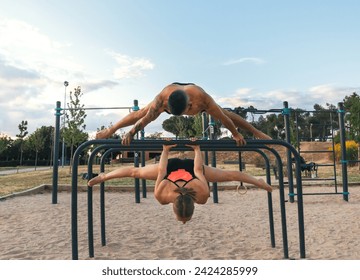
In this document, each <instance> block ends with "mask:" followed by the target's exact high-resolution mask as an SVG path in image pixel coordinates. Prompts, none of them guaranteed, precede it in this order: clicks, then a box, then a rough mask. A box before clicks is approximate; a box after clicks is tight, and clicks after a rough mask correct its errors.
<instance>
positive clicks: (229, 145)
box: [71, 139, 305, 259]
mask: <svg viewBox="0 0 360 280" xmlns="http://www.w3.org/2000/svg"><path fill="white" fill-rule="evenodd" d="M175 142H176V143H177V144H178V146H177V147H174V148H173V149H174V150H179V151H181V150H188V149H189V148H188V147H186V146H185V145H186V144H193V142H191V141H190V140H176V141H175ZM170 143H174V142H170ZM196 143H197V144H199V145H200V147H201V149H202V150H205V151H206V150H208V151H209V150H210V151H212V150H213V151H239V150H241V149H243V148H247V149H248V148H256V149H259V148H261V149H268V150H269V151H271V152H273V153H274V155H275V156H276V158H277V163H278V167H279V174H281V173H282V162H281V158H280V156H279V154H278V153H277V152H276V151H275V150H274V149H272V148H269V147H268V146H266V145H281V146H285V147H286V148H288V149H289V150H290V151H291V152H292V153H293V155H294V158H295V166H296V173H297V176H296V180H297V196H298V203H297V204H298V223H299V242H300V257H301V258H305V232H304V216H303V215H304V214H303V200H302V182H301V170H300V156H299V154H298V153H297V151H296V149H295V148H294V147H293V146H292V145H290V144H289V143H287V142H285V141H282V140H248V141H247V145H246V146H236V143H235V141H232V140H198V141H197V142H196ZM102 144H114V145H117V146H118V147H119V146H121V144H120V143H119V140H112V139H107V140H91V141H87V142H85V143H83V144H82V145H80V146H79V147H78V149H77V150H76V151H75V153H74V160H73V169H72V190H71V234H72V258H73V259H78V223H77V207H78V198H77V186H78V182H77V179H78V165H79V156H80V154H81V152H82V151H83V150H84V149H85V148H86V147H88V146H91V145H102ZM164 144H169V141H166V140H136V141H133V142H132V143H131V145H129V146H121V148H122V150H132V151H134V150H136V151H160V150H162V145H164ZM279 178H280V177H279ZM279 185H282V187H281V186H280V189H283V184H279ZM88 189H90V188H88ZM280 194H281V192H280ZM281 196H282V197H281V199H280V200H281V201H282V202H281V203H284V202H285V198H284V195H283V194H281ZM89 199H91V201H92V196H91V195H88V200H89ZM284 210H285V208H284ZM284 214H285V213H283V211H282V219H285V224H286V216H285V215H284ZM283 236H284V229H283ZM285 236H286V234H285ZM285 239H286V238H285ZM285 239H284V238H283V242H285ZM284 248H285V246H284ZM285 255H286V254H285Z"/></svg>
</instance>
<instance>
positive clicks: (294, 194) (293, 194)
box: [289, 192, 349, 196]
mask: <svg viewBox="0 0 360 280" xmlns="http://www.w3.org/2000/svg"><path fill="white" fill-rule="evenodd" d="M333 194H349V193H346V192H345V193H344V192H339V193H336V192H334V193H303V195H333ZM296 195H297V194H296V193H292V194H290V193H289V196H296Z"/></svg>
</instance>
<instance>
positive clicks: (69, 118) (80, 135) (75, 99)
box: [62, 86, 88, 168]
mask: <svg viewBox="0 0 360 280" xmlns="http://www.w3.org/2000/svg"><path fill="white" fill-rule="evenodd" d="M82 95H83V93H82V92H81V87H80V86H79V87H77V88H75V89H74V92H72V91H70V103H68V110H67V111H66V113H65V127H64V128H63V131H62V133H63V137H64V139H65V143H66V145H67V146H68V147H70V151H71V152H70V155H71V163H72V157H73V154H74V147H76V146H78V145H79V144H80V143H83V142H85V141H86V140H87V139H88V134H87V133H86V132H84V130H85V128H86V124H85V118H86V113H85V110H84V105H82V104H81V103H80V97H81V96H82ZM70 168H71V164H70Z"/></svg>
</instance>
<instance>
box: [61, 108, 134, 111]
mask: <svg viewBox="0 0 360 280" xmlns="http://www.w3.org/2000/svg"><path fill="white" fill-rule="evenodd" d="M132 108H133V107H93V108H63V109H62V110H64V111H73V110H125V109H126V110H131V109H132Z"/></svg>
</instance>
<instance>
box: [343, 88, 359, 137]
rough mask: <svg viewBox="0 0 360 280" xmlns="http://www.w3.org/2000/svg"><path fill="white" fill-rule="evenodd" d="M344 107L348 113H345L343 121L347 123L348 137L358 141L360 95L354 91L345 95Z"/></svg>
mask: <svg viewBox="0 0 360 280" xmlns="http://www.w3.org/2000/svg"><path fill="white" fill-rule="evenodd" d="M344 107H345V110H346V111H347V112H349V113H350V114H346V115H345V121H346V122H348V123H349V139H350V140H355V141H357V142H360V96H359V95H357V94H356V92H353V93H352V95H350V96H345V98H344Z"/></svg>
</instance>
